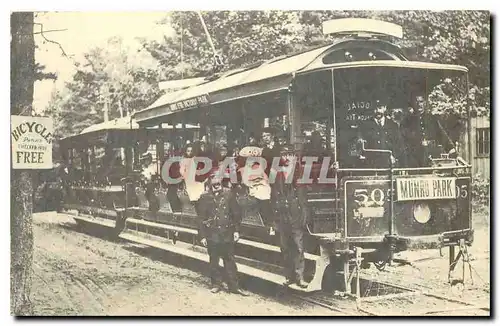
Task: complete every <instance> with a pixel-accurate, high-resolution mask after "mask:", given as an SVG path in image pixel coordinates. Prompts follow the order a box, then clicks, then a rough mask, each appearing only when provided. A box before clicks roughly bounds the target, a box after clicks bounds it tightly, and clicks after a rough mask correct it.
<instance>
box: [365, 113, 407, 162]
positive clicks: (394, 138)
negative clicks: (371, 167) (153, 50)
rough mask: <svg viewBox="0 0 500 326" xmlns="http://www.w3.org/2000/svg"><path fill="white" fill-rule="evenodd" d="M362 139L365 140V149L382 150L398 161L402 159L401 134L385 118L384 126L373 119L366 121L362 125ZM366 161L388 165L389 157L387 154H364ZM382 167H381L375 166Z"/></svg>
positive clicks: (394, 124)
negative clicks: (389, 152) (390, 153)
mask: <svg viewBox="0 0 500 326" xmlns="http://www.w3.org/2000/svg"><path fill="white" fill-rule="evenodd" d="M362 132H363V139H364V140H366V143H365V148H366V149H383V150H391V151H392V155H393V156H394V157H395V158H396V159H397V160H398V161H400V160H401V159H402V157H403V153H404V148H403V141H402V136H401V132H400V130H399V127H398V125H397V124H396V123H395V122H394V121H392V120H390V119H387V118H385V121H384V125H383V126H381V125H379V124H378V123H377V122H376V121H375V120H374V119H371V120H367V121H366V122H365V124H364V125H363V129H362ZM365 156H366V157H367V158H369V159H368V161H370V162H372V163H373V164H375V165H384V166H385V165H387V164H389V157H388V156H387V154H382V153H380V154H378V153H372V152H370V153H366V155H365ZM376 167H382V166H376Z"/></svg>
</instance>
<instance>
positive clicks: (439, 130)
mask: <svg viewBox="0 0 500 326" xmlns="http://www.w3.org/2000/svg"><path fill="white" fill-rule="evenodd" d="M414 106H415V107H416V108H413V107H411V108H410V109H409V114H408V115H407V116H406V117H405V118H404V119H403V121H402V122H401V131H402V134H403V137H404V142H405V144H406V147H407V149H408V153H407V155H408V164H409V165H410V166H412V167H418V166H425V165H427V164H428V163H429V156H438V155H440V154H441V153H442V152H443V151H444V152H446V153H448V154H449V155H450V156H453V155H455V154H456V149H455V144H454V143H453V141H452V140H451V138H450V137H449V135H448V133H447V132H446V130H445V129H444V127H443V126H442V125H441V123H440V122H439V120H438V118H437V117H436V116H434V115H433V114H432V113H431V112H429V108H428V105H427V102H426V101H425V99H424V97H423V96H417V97H416V98H415V104H414Z"/></svg>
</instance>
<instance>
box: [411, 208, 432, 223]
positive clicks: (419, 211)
mask: <svg viewBox="0 0 500 326" xmlns="http://www.w3.org/2000/svg"><path fill="white" fill-rule="evenodd" d="M413 217H414V218H415V220H417V222H418V223H422V224H424V223H427V222H429V220H430V219H431V209H430V208H429V205H427V204H414V205H413Z"/></svg>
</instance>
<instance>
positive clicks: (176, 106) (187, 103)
mask: <svg viewBox="0 0 500 326" xmlns="http://www.w3.org/2000/svg"><path fill="white" fill-rule="evenodd" d="M209 103H210V101H209V98H208V94H203V95H200V96H196V97H192V98H188V99H186V100H182V101H179V102H175V103H172V104H170V110H171V111H180V110H188V109H193V108H196V107H199V106H202V105H208V104H209Z"/></svg>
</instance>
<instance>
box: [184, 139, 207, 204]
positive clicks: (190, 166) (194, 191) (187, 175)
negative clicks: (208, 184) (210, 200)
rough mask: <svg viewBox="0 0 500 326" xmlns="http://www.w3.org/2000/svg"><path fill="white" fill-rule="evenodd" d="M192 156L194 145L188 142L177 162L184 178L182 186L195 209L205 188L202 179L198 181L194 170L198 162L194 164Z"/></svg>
mask: <svg viewBox="0 0 500 326" xmlns="http://www.w3.org/2000/svg"><path fill="white" fill-rule="evenodd" d="M194 157H195V152H194V146H193V145H191V144H188V145H187V146H186V148H185V150H184V158H183V159H182V160H181V162H180V163H179V172H180V175H181V177H182V179H183V180H184V186H185V190H186V193H187V195H188V197H189V201H190V202H191V203H192V204H193V205H194V207H195V209H196V210H197V209H198V203H197V202H198V200H199V199H200V196H201V195H202V193H203V191H204V190H205V185H204V182H203V181H199V179H197V176H196V170H197V169H198V164H196V162H195V159H194Z"/></svg>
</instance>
